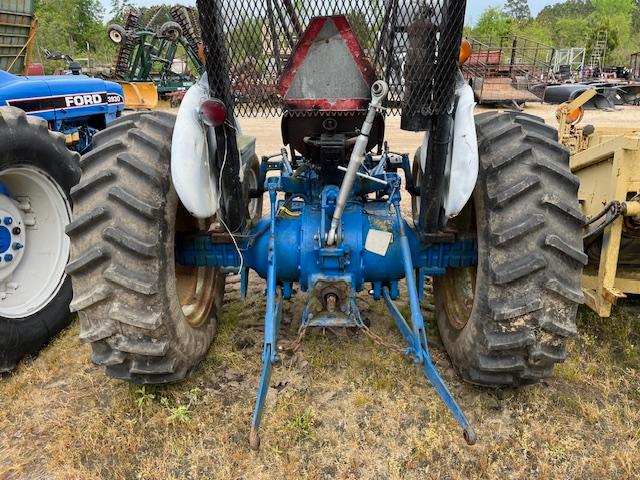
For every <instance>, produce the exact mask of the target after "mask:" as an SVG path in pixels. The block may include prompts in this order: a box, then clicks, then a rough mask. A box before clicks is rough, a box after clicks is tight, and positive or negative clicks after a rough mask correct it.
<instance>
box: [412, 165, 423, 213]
mask: <svg viewBox="0 0 640 480" xmlns="http://www.w3.org/2000/svg"><path fill="white" fill-rule="evenodd" d="M413 181H414V183H415V186H416V187H417V188H420V184H421V183H422V168H421V167H420V166H419V165H418V164H415V163H414V168H413ZM411 218H412V220H413V225H414V226H418V224H419V223H420V196H413V195H412V196H411Z"/></svg>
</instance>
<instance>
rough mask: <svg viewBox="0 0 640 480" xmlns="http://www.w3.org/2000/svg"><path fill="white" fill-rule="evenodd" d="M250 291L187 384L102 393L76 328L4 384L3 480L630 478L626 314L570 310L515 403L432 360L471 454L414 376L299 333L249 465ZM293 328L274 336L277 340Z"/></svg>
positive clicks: (636, 399)
mask: <svg viewBox="0 0 640 480" xmlns="http://www.w3.org/2000/svg"><path fill="white" fill-rule="evenodd" d="M254 283H256V285H254V286H253V288H252V293H251V296H250V299H249V300H248V302H247V303H243V302H242V301H241V300H240V299H239V298H238V292H237V290H233V289H230V290H229V293H228V295H227V297H226V298H228V302H227V304H226V306H225V311H224V315H223V318H222V320H221V324H220V326H219V336H218V338H217V340H216V343H215V345H214V347H213V348H212V350H211V353H210V355H209V356H208V358H207V359H206V360H205V362H204V364H203V365H202V366H201V368H200V369H199V370H198V371H197V372H196V374H195V375H194V376H193V377H192V378H191V379H189V380H187V381H185V382H183V383H180V384H176V385H171V386H165V387H155V388H154V387H135V386H131V385H127V384H124V383H121V382H118V381H115V380H112V379H108V378H107V377H105V376H104V374H103V372H102V371H101V370H100V369H99V368H97V367H94V366H92V365H91V364H90V362H89V349H88V347H86V346H80V345H79V343H78V341H77V335H78V327H77V326H76V325H73V326H72V327H70V328H69V329H68V330H67V331H65V332H64V333H63V334H62V335H60V336H59V337H58V338H57V339H56V340H55V341H54V342H53V343H52V344H51V345H50V346H49V347H47V348H46V349H45V350H44V351H43V352H42V354H41V355H40V356H39V357H37V358H35V359H29V360H26V361H24V362H23V363H22V364H21V365H20V367H19V368H18V369H17V370H16V371H15V372H14V373H13V374H11V375H7V376H5V377H3V378H2V380H1V381H0V409H1V410H2V412H3V415H2V416H1V417H0V479H2V480H9V479H25V478H26V479H30V478H54V479H58V478H60V479H67V478H73V479H94V478H95V479H98V478H99V479H105V480H108V479H200V478H202V479H205V478H207V479H209V478H216V479H227V478H229V479H232V478H233V479H236V478H250V479H260V478H296V479H297V478H313V479H323V478H327V479H330V478H340V479H342V478H345V479H346V478H358V479H359V478H394V479H395V478H408V479H412V478H416V479H418V478H450V479H466V478H495V479H498V478H499V479H502V478H514V479H518V478H541V479H545V478H547V479H558V478H563V479H566V478H581V479H592V478H593V479H595V478H598V479H599V478H625V479H626V478H640V470H639V465H638V461H637V459H638V458H640V380H639V378H640V361H639V352H638V345H640V340H639V339H640V320H639V319H638V309H637V306H636V305H634V304H632V303H629V304H628V305H627V306H625V307H622V308H618V309H617V310H616V312H615V315H614V318H611V319H606V320H602V319H599V318H597V317H595V316H594V315H592V314H591V313H590V312H589V311H588V310H586V309H581V310H580V316H579V319H578V322H579V326H580V331H581V333H580V335H579V336H578V337H577V338H575V339H574V340H572V342H571V345H570V358H569V360H568V361H567V362H566V363H564V364H562V365H560V366H559V367H558V368H557V369H556V375H555V377H554V378H553V379H551V380H549V381H547V382H545V383H543V384H541V385H537V386H532V387H527V388H523V389H519V390H510V389H505V390H486V389H480V388H476V387H473V386H470V385H466V384H463V383H462V382H461V381H460V380H459V378H458V377H457V375H456V374H455V373H454V372H453V370H452V368H451V366H450V364H449V362H448V359H447V357H446V355H445V354H444V352H443V351H442V350H440V349H439V348H437V347H434V348H433V351H432V354H433V356H434V358H435V360H436V361H437V362H438V365H439V368H440V371H441V372H442V374H443V376H444V378H445V380H446V381H447V383H448V385H449V386H450V389H451V391H452V393H453V394H454V395H455V396H456V398H457V399H458V400H459V402H460V403H461V405H462V407H463V409H464V410H465V412H467V414H468V416H469V418H470V419H471V421H472V423H473V424H474V425H475V427H476V430H477V431H478V435H479V443H478V444H477V445H476V446H474V447H467V446H466V445H465V444H464V442H463V440H462V438H461V435H460V432H459V430H458V427H457V425H456V423H455V421H454V420H453V419H452V418H451V416H450V415H449V413H448V412H447V411H446V410H445V408H444V407H443V405H442V403H441V402H440V400H439V398H438V397H437V395H436V394H435V392H434V391H433V389H432V388H431V387H430V386H429V385H428V383H427V381H426V380H425V379H424V378H423V376H422V374H421V372H420V369H419V368H418V367H416V366H415V365H412V364H411V362H410V361H408V360H407V359H405V358H403V357H402V356H401V355H400V354H398V353H394V352H389V351H386V350H384V349H382V347H380V346H378V345H376V344H375V343H373V342H372V341H371V340H370V339H369V338H368V337H366V336H364V335H361V334H342V333H340V334H334V333H331V332H324V333H323V332H319V331H315V332H311V333H310V334H309V335H307V337H306V339H305V342H304V346H303V348H302V350H301V351H300V352H298V353H297V354H295V355H294V356H285V357H284V359H283V362H282V364H281V365H280V366H278V367H277V368H276V369H275V370H274V375H273V381H272V383H271V387H272V388H270V390H269V394H268V395H267V405H266V411H265V415H264V418H263V425H262V449H261V450H260V451H259V452H257V453H255V452H252V451H250V450H249V449H248V445H247V444H248V441H247V440H248V432H249V423H250V418H251V412H252V409H253V402H254V401H255V393H256V388H257V384H258V377H259V374H260V353H261V349H262V345H261V338H262V332H261V330H260V329H259V327H257V326H256V325H257V324H258V323H259V322H257V319H258V318H259V315H260V312H262V310H263V308H264V303H263V299H262V297H261V296H260V292H261V288H262V285H261V284H260V283H258V282H257V281H256V282H254ZM302 302H303V298H302V297H300V298H298V299H296V300H295V301H294V302H293V303H292V304H290V305H288V306H287V308H286V318H285V320H292V319H293V318H298V316H299V313H300V309H301V307H302ZM367 304H368V306H367V308H366V311H365V314H366V315H367V316H368V317H369V318H370V319H371V320H372V328H373V329H374V330H375V331H376V332H377V333H379V334H380V335H383V336H384V337H385V338H387V339H389V340H391V341H394V342H396V343H399V342H400V338H399V336H398V335H397V333H395V332H394V331H393V329H391V328H390V323H389V319H388V316H387V315H384V313H383V312H384V308H383V306H382V305H379V304H376V303H375V302H373V301H370V300H367ZM295 328H296V327H295V322H292V323H291V324H290V325H289V324H287V323H285V324H284V325H283V329H284V331H285V332H286V334H285V335H286V336H287V337H289V338H293V337H294V336H295ZM434 339H435V340H437V338H434ZM437 344H438V342H437V341H436V342H434V345H437Z"/></svg>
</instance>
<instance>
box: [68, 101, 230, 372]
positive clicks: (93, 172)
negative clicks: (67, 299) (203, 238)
mask: <svg viewBox="0 0 640 480" xmlns="http://www.w3.org/2000/svg"><path fill="white" fill-rule="evenodd" d="M174 123H175V117H174V116H173V115H170V114H168V113H161V112H154V113H138V114H134V115H128V116H126V117H123V118H121V119H119V120H117V121H116V122H114V123H113V124H111V126H110V127H109V128H107V129H106V130H103V131H102V132H100V133H98V134H97V135H96V136H95V137H94V145H95V149H94V150H93V151H92V152H90V153H89V154H87V155H85V156H84V157H83V158H82V159H81V167H82V178H81V181H80V183H79V184H78V186H77V187H75V188H74V190H73V192H72V196H73V199H74V218H73V221H72V223H71V224H70V225H69V227H68V229H67V233H68V235H69V236H70V238H71V254H72V255H71V261H70V263H69V265H68V267H67V272H68V273H69V274H70V275H71V277H72V280H73V289H74V297H73V302H72V303H71V309H72V311H76V312H78V314H79V317H80V327H81V331H80V338H81V340H82V341H84V342H88V343H90V344H91V345H92V350H93V355H92V360H93V362H94V363H95V364H97V365H102V366H104V367H106V372H107V374H108V375H110V376H112V377H115V378H119V379H122V380H127V381H130V382H133V383H138V384H161V383H169V382H174V381H178V380H181V379H183V378H185V377H187V376H188V375H189V374H190V372H191V371H192V370H193V369H194V368H195V367H196V366H197V365H198V364H199V362H200V361H201V360H202V359H203V358H204V357H205V355H206V354H207V351H208V350H209V347H210V345H211V342H212V340H213V338H214V335H215V332H216V324H217V318H218V316H219V314H220V310H221V307H222V300H223V295H224V283H225V277H224V274H222V273H221V272H220V271H219V270H218V269H214V268H210V267H204V268H196V267H193V268H191V267H183V266H180V265H176V263H175V256H174V245H175V236H176V233H178V232H180V231H193V230H198V229H205V230H206V229H207V228H208V227H209V225H205V224H204V223H203V222H199V221H198V220H197V219H194V218H193V217H191V216H190V215H189V214H188V212H187V211H186V209H185V208H184V207H183V206H182V205H181V203H180V201H179V199H178V196H177V194H176V192H175V190H174V188H173V186H172V184H171V174H170V157H171V155H170V151H171V148H170V147H171V137H172V132H173V127H174Z"/></svg>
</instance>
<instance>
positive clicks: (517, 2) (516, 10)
mask: <svg viewBox="0 0 640 480" xmlns="http://www.w3.org/2000/svg"><path fill="white" fill-rule="evenodd" d="M504 13H506V14H507V15H509V16H510V17H511V18H513V19H514V20H516V21H518V22H522V21H526V20H529V19H530V18H531V10H530V9H529V2H528V1H527V0H507V1H506V2H505V5H504Z"/></svg>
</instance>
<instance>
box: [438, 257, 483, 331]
mask: <svg viewBox="0 0 640 480" xmlns="http://www.w3.org/2000/svg"><path fill="white" fill-rule="evenodd" d="M476 273H477V270H476V268H475V267H471V268H453V269H450V271H449V272H447V274H446V275H445V276H444V277H443V278H442V279H441V281H442V283H443V287H444V288H443V291H442V293H443V296H444V299H443V300H444V305H445V310H446V313H447V318H448V319H449V324H450V325H451V326H452V327H453V328H455V329H456V330H462V329H464V327H466V326H467V323H468V322H469V318H471V312H472V310H473V301H474V298H475V287H476Z"/></svg>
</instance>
